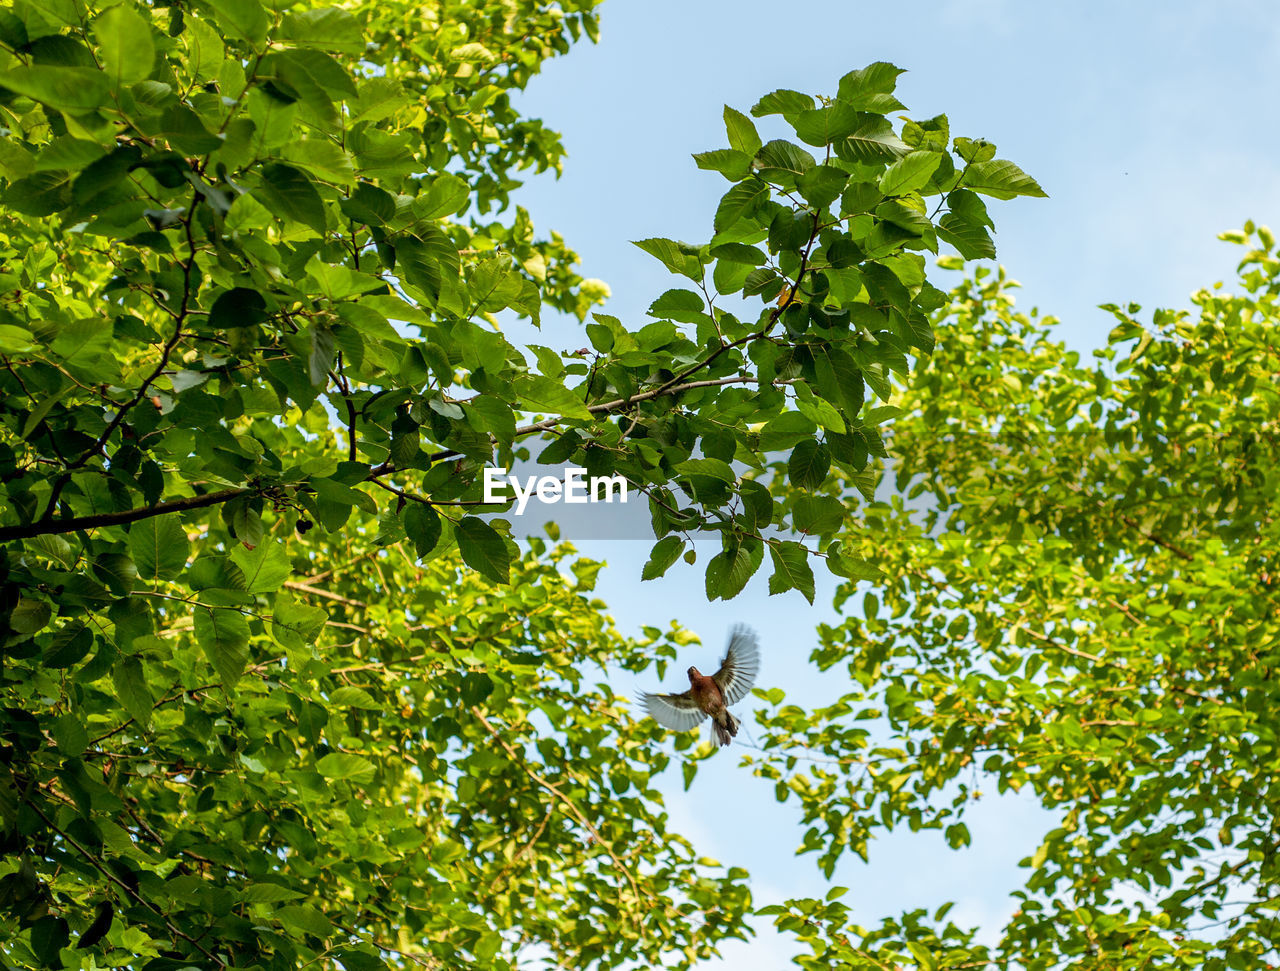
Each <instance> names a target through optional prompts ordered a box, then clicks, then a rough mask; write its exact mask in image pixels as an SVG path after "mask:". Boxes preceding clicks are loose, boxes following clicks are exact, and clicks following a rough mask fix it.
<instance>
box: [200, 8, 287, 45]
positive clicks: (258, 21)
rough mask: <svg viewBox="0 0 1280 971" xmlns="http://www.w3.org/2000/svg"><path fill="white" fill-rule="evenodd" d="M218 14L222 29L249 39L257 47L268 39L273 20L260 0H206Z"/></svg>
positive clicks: (234, 35)
mask: <svg viewBox="0 0 1280 971" xmlns="http://www.w3.org/2000/svg"><path fill="white" fill-rule="evenodd" d="M205 2H206V3H207V4H209V6H210V7H212V8H213V10H214V12H215V13H216V14H217V15H218V21H217V25H218V28H219V29H220V31H221V32H222V33H223V34H224V35H225V34H230V35H231V36H233V37H239V38H241V39H243V40H247V41H248V42H249V43H250V45H251V46H253V47H254V48H255V49H256V48H259V47H261V46H262V42H263V41H265V40H266V39H267V28H268V27H270V26H271V21H270V19H269V18H268V17H267V12H266V11H265V10H263V9H262V4H260V3H259V2H258V0H205Z"/></svg>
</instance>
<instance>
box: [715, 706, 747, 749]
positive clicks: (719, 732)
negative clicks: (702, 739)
mask: <svg viewBox="0 0 1280 971" xmlns="http://www.w3.org/2000/svg"><path fill="white" fill-rule="evenodd" d="M739 725H741V722H739V721H738V719H736V718H734V717H733V714H732V712H727V711H726V712H725V713H724V724H723V725H721V724H720V723H719V722H718V721H716V720H715V719H712V721H711V741H713V742H714V743H715V744H716V745H717V746H720V747H724V746H725V745H728V744H729V740H730V739H731V738H733V736H735V735H737V734H738V727H739Z"/></svg>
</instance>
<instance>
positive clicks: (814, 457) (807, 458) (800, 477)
mask: <svg viewBox="0 0 1280 971" xmlns="http://www.w3.org/2000/svg"><path fill="white" fill-rule="evenodd" d="M830 470H831V450H830V449H828V448H827V446H826V445H823V444H822V443H821V442H818V441H815V440H814V439H812V438H807V439H805V440H804V441H802V442H800V443H798V444H797V445H796V447H795V449H794V450H793V451H792V452H791V458H790V459H789V460H788V461H787V477H788V478H790V479H791V484H792V485H793V486H795V487H796V488H797V489H817V488H818V487H819V486H821V485H822V483H823V481H824V480H825V479H826V477H827V472H829V471H830Z"/></svg>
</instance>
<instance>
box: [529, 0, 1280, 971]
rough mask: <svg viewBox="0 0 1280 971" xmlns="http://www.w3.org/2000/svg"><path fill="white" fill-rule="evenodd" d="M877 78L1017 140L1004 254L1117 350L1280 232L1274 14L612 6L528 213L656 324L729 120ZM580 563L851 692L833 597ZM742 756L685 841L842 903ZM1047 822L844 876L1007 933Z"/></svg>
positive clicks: (801, 673)
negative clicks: (822, 654)
mask: <svg viewBox="0 0 1280 971" xmlns="http://www.w3.org/2000/svg"><path fill="white" fill-rule="evenodd" d="M877 60H887V61H892V62H893V63H895V64H897V65H898V66H899V67H903V68H906V69H907V70H908V72H909V73H907V74H905V75H904V76H903V77H902V78H901V79H900V84H899V97H900V99H901V100H902V101H903V102H904V103H905V104H906V105H907V108H908V111H909V113H910V114H911V115H912V116H913V117H917V118H927V117H930V116H932V115H935V114H938V113H946V114H947V115H948V116H949V117H950V120H951V129H952V132H953V134H963V135H969V136H971V137H984V138H987V139H988V140H990V141H993V142H995V143H996V144H997V146H998V147H999V155H1000V157H1003V158H1008V159H1012V160H1013V161H1015V162H1017V163H1018V164H1019V165H1020V166H1022V168H1024V169H1025V170H1026V171H1027V172H1028V173H1030V174H1031V175H1032V176H1034V177H1035V178H1036V179H1037V180H1039V182H1040V184H1041V185H1042V186H1043V187H1044V188H1045V190H1046V191H1047V192H1048V193H1049V195H1050V198H1049V199H1035V200H1033V199H1019V200H1014V201H1012V202H1009V203H999V202H993V203H992V204H991V211H992V214H993V216H994V218H995V221H996V229H997V234H996V237H995V238H996V244H997V247H998V250H999V260H1000V262H1001V263H1002V264H1004V265H1005V266H1006V267H1007V268H1008V270H1009V272H1010V274H1011V275H1012V276H1013V277H1014V278H1015V279H1017V280H1019V281H1021V282H1022V284H1023V286H1024V289H1023V290H1022V292H1021V295H1020V298H1019V303H1020V305H1022V306H1025V307H1030V306H1039V307H1040V308H1041V309H1042V311H1044V312H1046V313H1051V314H1054V315H1056V316H1058V317H1060V318H1062V321H1063V323H1062V325H1061V336H1062V338H1063V339H1064V340H1066V341H1067V342H1068V343H1069V344H1071V345H1072V346H1073V347H1076V348H1079V349H1081V350H1087V349H1091V348H1094V347H1097V346H1100V345H1101V344H1102V343H1103V342H1104V341H1105V337H1106V334H1107V332H1108V331H1109V330H1110V329H1111V326H1112V320H1111V318H1110V317H1109V315H1108V314H1106V313H1105V312H1103V311H1101V310H1098V309H1097V305H1098V304H1101V303H1107V302H1116V303H1127V302H1130V301H1136V302H1138V303H1141V304H1143V306H1144V307H1145V308H1146V311H1150V310H1151V309H1152V308H1154V307H1156V306H1173V307H1182V306H1187V305H1188V303H1187V295H1188V294H1189V293H1191V292H1192V291H1193V290H1196V289H1198V288H1199V287H1201V286H1207V285H1211V284H1212V283H1213V282H1214V281H1216V280H1229V279H1231V277H1232V275H1233V269H1234V261H1235V258H1236V256H1237V253H1236V251H1235V248H1234V247H1230V246H1228V245H1226V244H1224V243H1221V242H1218V241H1217V240H1216V239H1215V237H1216V235H1217V234H1218V233H1219V232H1221V231H1223V230H1226V229H1233V228H1238V227H1239V226H1240V225H1241V224H1242V223H1243V222H1244V220H1245V219H1247V218H1253V219H1255V220H1257V221H1259V222H1262V223H1268V222H1270V223H1272V224H1275V223H1276V222H1280V129H1278V127H1277V125H1276V122H1275V101H1276V95H1277V92H1280V16H1278V15H1277V14H1276V13H1275V11H1274V8H1273V7H1272V5H1270V4H1268V3H1264V2H1260V0H1259V2H1236V3H1232V2H1224V3H1217V4H1212V5H1210V4H1192V3H1169V2H1165V3H1126V4H1123V5H1121V4H1114V3H1106V4H1104V3H1092V2H1090V3H1077V4H1071V5H1066V4H1053V5H1050V4H1031V3H1021V4H1019V3H1014V2H1012V0H973V2H961V0H950V2H938V3H919V2H916V3H906V2H903V3H897V4H888V3H883V4H879V5H874V6H873V5H871V4H866V3H860V2H848V0H846V2H829V0H790V2H789V3H786V4H780V3H776V4H766V3H760V2H749V0H681V2H671V0H609V2H607V3H605V4H604V6H603V7H602V31H601V40H600V43H599V45H597V46H594V47H592V46H590V45H589V44H586V43H583V44H581V45H579V46H577V47H576V48H575V49H574V50H573V51H572V52H571V53H570V55H569V56H567V57H565V58H562V59H560V60H558V61H555V62H552V63H551V64H549V65H548V66H547V69H546V70H545V72H544V74H543V75H541V76H540V77H538V78H535V79H534V81H533V82H532V83H531V84H530V86H529V89H528V91H527V92H526V93H525V94H524V95H523V96H521V97H520V98H519V99H518V103H519V105H520V107H521V108H522V110H523V111H524V112H525V113H526V114H529V115H532V116H534V117H540V118H542V119H544V120H545V121H546V123H547V124H548V125H549V126H550V127H552V128H554V129H556V130H558V131H561V132H562V133H563V135H564V141H565V144H566V146H567V148H568V151H569V158H568V160H567V162H566V165H565V172H564V175H563V177H562V178H561V179H560V180H558V181H557V180H554V179H552V178H549V177H539V178H536V179H532V180H530V182H529V184H528V185H526V187H525V188H524V189H522V190H521V191H520V192H519V193H517V195H516V200H517V201H518V202H519V203H520V204H521V205H523V206H525V207H526V208H528V209H529V210H530V212H531V214H532V215H533V218H534V220H535V223H536V224H537V225H538V226H539V227H540V228H541V229H542V230H543V231H547V230H550V229H555V230H557V231H559V232H561V233H563V234H564V236H565V237H566V239H567V240H568V242H569V244H570V245H571V246H573V247H575V248H576V249H577V250H578V252H579V253H580V254H581V256H582V267H581V270H582V272H583V273H584V275H586V276H590V277H599V278H602V279H604V280H605V281H606V282H608V283H609V284H610V286H611V287H612V289H613V297H612V299H611V300H610V302H609V304H608V306H607V308H606V309H607V311H608V312H609V313H612V314H615V315H617V316H619V317H621V318H622V319H624V320H625V321H627V322H628V324H629V325H630V326H632V327H636V326H639V325H640V324H641V323H642V322H643V320H644V310H645V308H646V307H647V306H648V305H649V303H650V302H651V301H652V300H653V299H654V298H655V297H656V296H658V295H659V294H660V293H662V292H663V291H664V290H666V289H667V288H668V287H669V286H671V285H672V284H671V282H670V281H671V278H670V277H669V275H668V274H667V273H666V271H665V270H664V269H663V268H662V267H661V266H660V265H659V264H658V263H657V262H656V261H655V260H653V259H651V258H650V257H648V256H646V255H645V254H644V253H642V252H641V251H640V250H638V249H636V248H635V247H634V246H631V245H630V243H629V242H628V241H629V240H634V239H644V238H646V237H650V236H666V237H671V238H677V239H685V240H689V241H697V242H701V241H704V240H705V239H706V238H707V237H708V236H709V235H710V222H711V215H712V213H713V212H714V210H715V205H716V202H717V200H718V199H719V196H720V194H721V193H722V192H723V191H724V187H725V184H724V183H723V181H722V180H721V179H720V177H719V176H718V175H716V174H715V173H710V172H703V171H699V170H698V169H697V168H696V166H695V165H694V164H693V161H692V160H691V159H690V157H689V156H690V154H691V153H693V152H698V151H705V150H707V149H712V148H719V147H723V146H724V145H725V136H724V130H723V127H722V123H721V112H722V108H723V105H724V104H726V103H727V104H731V105H733V106H735V107H737V108H739V109H741V110H747V109H749V108H750V106H751V105H752V104H754V103H755V101H756V100H757V99H758V98H759V96H760V95H762V94H765V93H766V92H768V91H771V90H773V89H775V88H779V87H787V88H794V89H797V90H800V91H806V92H809V93H814V94H817V93H834V90H835V86H836V82H837V80H838V79H839V77H840V76H841V75H842V74H844V73H845V72H847V71H848V70H850V69H852V68H855V67H862V66H864V65H865V64H867V63H869V62H871V61H877ZM939 279H940V280H945V279H946V277H945V275H941V276H940V277H939ZM1146 311H1144V313H1145V312H1146ZM513 336H516V337H520V336H525V335H522V334H519V333H517V334H514V335H513ZM539 342H541V343H548V344H551V345H552V346H555V347H557V348H560V347H566V348H568V347H579V346H582V344H584V343H585V340H584V339H583V332H582V330H581V328H580V326H579V325H578V324H577V322H576V321H572V320H568V321H553V322H551V323H548V324H546V325H545V326H544V333H543V335H542V336H541V338H539ZM578 545H579V548H580V549H581V550H582V551H583V552H584V553H585V554H587V555H591V556H594V557H597V558H601V559H606V560H608V562H609V564H610V566H609V569H607V570H605V571H603V572H602V573H601V577H600V587H599V593H600V595H601V596H602V598H603V599H604V600H605V601H606V602H607V603H608V604H609V607H610V610H611V612H612V613H613V615H614V617H615V618H616V619H617V621H618V623H619V625H620V626H621V627H622V629H623V630H624V631H625V632H629V633H634V632H637V631H638V628H639V626H640V625H641V624H656V625H660V626H665V625H666V624H667V623H669V622H670V621H672V620H678V621H679V622H680V623H681V624H683V625H684V626H687V627H690V628H692V629H693V630H695V631H697V632H698V633H700V634H701V635H702V636H703V638H704V642H705V645H706V647H705V648H704V649H703V650H697V649H690V651H689V652H688V661H687V662H686V661H685V659H684V658H681V664H680V665H677V666H675V670H677V671H679V670H682V669H683V664H684V663H697V664H701V665H703V667H704V669H705V667H706V666H707V663H708V658H709V655H710V654H711V653H713V652H714V653H715V657H716V658H718V657H719V652H720V650H721V648H722V645H723V640H724V637H725V633H726V631H727V630H728V628H729V626H730V625H731V624H732V623H734V622H736V621H739V620H742V621H746V622H748V623H750V624H752V625H753V626H755V627H756V628H757V630H758V631H759V632H760V634H761V639H762V643H763V645H764V648H763V663H762V673H761V683H762V684H763V685H764V686H766V687H771V686H779V687H782V688H784V689H785V690H786V691H787V692H788V700H790V701H795V702H796V703H799V704H804V705H812V704H820V703H823V702H824V701H827V700H829V699H830V698H832V697H833V696H835V695H837V694H839V693H840V692H841V691H843V690H844V687H845V686H844V684H843V679H842V677H841V675H840V674H839V672H838V670H833V671H831V672H827V673H825V674H819V673H818V672H817V671H816V670H815V669H812V668H809V667H808V666H807V664H806V663H805V662H806V658H807V656H808V652H809V650H810V649H811V647H812V646H813V645H814V643H815V642H816V635H815V634H814V628H815V626H816V625H817V624H818V623H820V622H823V621H827V622H830V621H833V620H834V619H835V616H836V615H835V612H834V610H833V609H832V607H831V593H832V591H833V589H834V584H833V583H831V582H830V580H829V579H828V580H827V581H826V582H825V584H824V583H821V582H820V584H819V589H818V596H817V598H816V601H815V605H814V606H812V607H810V606H809V605H808V604H807V603H805V601H804V600H803V599H802V598H801V597H800V595H799V594H797V593H795V592H792V593H789V594H786V595H783V596H781V597H773V598H770V597H769V596H768V595H767V585H766V580H765V578H764V576H763V575H761V576H760V577H757V578H756V580H755V581H753V583H752V584H751V585H750V586H749V587H748V588H747V590H746V591H745V592H744V593H743V594H741V595H740V596H739V597H738V598H737V599H735V600H734V601H731V602H729V603H727V604H726V603H720V602H717V603H714V604H709V603H707V602H706V601H705V599H704V597H703V595H702V579H701V577H702V574H701V568H700V567H692V568H689V567H684V566H683V565H682V564H680V565H678V566H677V567H676V568H673V570H672V571H671V573H670V574H668V576H667V577H666V578H664V579H663V580H661V581H657V582H650V583H642V582H641V581H640V578H639V577H640V567H641V565H642V564H643V562H644V560H645V558H646V556H647V553H648V544H644V543H641V542H637V541H617V542H610V543H603V542H596V543H579V544H578ZM710 552H712V550H710V549H708V555H709V554H710ZM704 559H705V557H704ZM859 600H860V598H855V599H854V600H853V601H851V602H850V603H851V604H852V603H855V602H858V601H859ZM709 663H711V664H712V665H713V664H714V662H713V661H711V662H709ZM676 680H678V679H676ZM656 686H657V685H656V684H650V683H644V682H637V683H636V684H634V685H632V684H619V685H615V687H616V688H617V689H618V690H620V691H623V692H634V691H636V690H637V689H640V688H647V689H652V688H654V687H656ZM749 707H750V706H749V705H745V706H744V710H749ZM745 721H746V723H747V726H748V727H750V726H751V720H750V718H749V717H748V718H746V719H745ZM735 754H740V753H734V752H733V750H732V749H731V750H728V751H726V752H724V753H721V754H720V755H718V756H717V757H716V758H715V759H713V760H712V761H711V762H710V763H704V768H703V770H702V771H701V772H700V774H699V776H698V778H697V779H696V781H695V782H694V785H693V788H692V790H691V791H690V792H689V793H687V794H686V793H684V792H682V791H681V789H680V786H679V783H678V781H677V777H673V778H672V781H671V784H670V785H669V786H668V787H667V789H666V791H667V793H668V806H669V809H670V812H671V814H672V817H673V820H674V821H675V822H676V824H677V828H678V829H680V830H681V831H683V832H685V833H686V834H687V835H689V836H690V837H691V838H693V839H694V840H695V841H696V842H698V843H699V845H700V846H701V847H702V849H703V851H704V852H705V853H706V854H707V855H709V856H712V857H715V858H717V859H719V860H721V861H722V862H724V863H726V864H735V865H741V866H744V867H746V868H747V869H749V870H750V871H751V872H752V875H753V887H754V890H755V893H756V898H757V902H758V903H760V904H763V903H768V902H773V901H775V900H778V899H781V898H784V897H788V896H809V895H812V896H818V895H821V894H822V893H824V892H825V891H826V889H827V884H826V883H825V882H824V881H823V879H822V877H821V875H820V873H819V872H818V870H817V868H816V867H815V865H814V863H813V859H812V857H796V856H795V855H794V849H795V847H796V846H797V845H798V844H799V842H800V839H801V836H802V835H803V829H802V828H801V827H800V826H799V822H798V814H797V813H796V812H795V811H794V810H793V808H792V807H791V806H789V805H781V806H780V805H778V804H777V803H775V801H774V797H773V790H772V786H771V785H770V784H768V783H765V782H762V781H760V780H757V779H754V778H753V777H752V776H751V775H750V773H749V771H747V770H744V769H741V768H740V767H739V766H738V764H737V759H736V758H735V757H734V756H735ZM726 806H728V807H732V812H731V813H730V814H729V822H728V823H727V824H726V823H725V819H726V813H725V807H726ZM1047 820H1048V817H1047V816H1046V815H1045V814H1044V813H1043V812H1042V811H1041V810H1039V809H1038V808H1037V807H1036V806H1035V805H1034V804H1031V803H1029V802H1027V801H1026V800H1025V799H1022V798H1016V797H1009V798H995V797H994V796H993V797H992V798H989V799H985V800H984V801H983V802H982V803H981V804H979V808H978V810H977V811H976V812H975V813H974V814H973V815H972V816H971V817H970V819H969V824H970V829H971V831H972V835H973V845H972V847H971V848H969V849H967V850H965V851H963V852H953V851H950V850H948V849H947V848H946V846H945V843H944V842H943V840H942V838H941V836H940V835H938V834H902V835H898V834H894V835H893V836H892V837H890V838H888V839H883V840H880V841H877V843H876V844H874V845H873V847H872V850H871V862H870V864H862V863H861V862H860V861H856V862H854V861H847V862H845V863H842V864H841V866H840V868H839V869H838V871H837V873H836V876H835V879H834V880H833V882H834V883H836V884H839V885H843V886H848V887H851V888H852V890H851V892H850V894H849V895H848V896H847V897H846V898H844V899H845V902H847V903H849V904H851V905H852V906H853V907H854V909H855V914H856V916H857V918H858V920H859V921H860V922H862V923H864V924H868V925H872V924H875V923H877V922H878V919H879V918H880V917H881V916H884V915H887V914H890V913H895V912H898V911H901V910H903V909H906V908H910V907H917V906H928V907H935V906H937V905H938V904H940V903H942V902H944V901H946V900H955V901H957V907H956V909H955V910H954V911H953V912H952V914H951V917H952V919H954V920H956V921H957V922H961V923H967V924H970V925H976V926H981V927H982V928H983V929H984V936H986V937H988V939H991V938H993V937H994V935H995V934H996V933H997V932H998V930H999V927H1000V924H1001V922H1002V920H1003V918H1004V917H1005V915H1007V914H1008V913H1009V912H1010V911H1011V910H1012V909H1013V904H1012V903H1011V902H1010V900H1009V898H1008V894H1009V892H1010V891H1011V890H1014V889H1016V888H1017V887H1018V886H1019V885H1020V882H1021V880H1020V875H1019V872H1018V861H1019V860H1020V859H1021V858H1022V857H1025V856H1028V855H1030V854H1031V853H1032V852H1033V851H1034V849H1035V847H1036V845H1037V844H1038V842H1039V838H1040V835H1041V834H1042V833H1043V832H1044V830H1045V829H1047V828H1048V826H1049V825H1052V824H1051V823H1049V822H1048V821H1047ZM761 923H764V922H761ZM791 953H794V951H793V948H792V947H791V944H790V941H789V939H787V938H785V937H779V936H777V935H774V934H772V933H771V932H768V930H767V928H765V929H764V930H763V932H762V933H761V936H760V937H759V938H758V939H757V940H756V941H755V942H754V943H753V944H751V945H731V946H729V947H727V948H726V949H725V958H724V960H723V961H710V962H707V964H706V965H705V966H706V967H708V968H716V967H725V968H728V967H730V966H732V967H734V968H736V969H741V971H773V969H776V968H782V967H786V966H787V960H786V959H787V957H788V956H789V955H790V954H791Z"/></svg>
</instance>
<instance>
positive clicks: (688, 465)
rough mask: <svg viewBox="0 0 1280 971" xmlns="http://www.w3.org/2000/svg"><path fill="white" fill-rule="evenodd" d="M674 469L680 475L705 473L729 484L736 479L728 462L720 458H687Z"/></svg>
mask: <svg viewBox="0 0 1280 971" xmlns="http://www.w3.org/2000/svg"><path fill="white" fill-rule="evenodd" d="M675 471H676V472H677V473H679V474H680V475H707V476H710V477H711V478H713V479H719V480H721V481H722V482H728V483H731V484H732V483H733V482H736V481H737V479H738V477H737V475H736V474H735V473H734V471H733V468H732V467H731V466H730V465H729V463H728V462H725V461H723V460H721V459H689V460H688V461H687V462H681V463H680V464H679V465H677V466H676V467H675Z"/></svg>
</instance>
